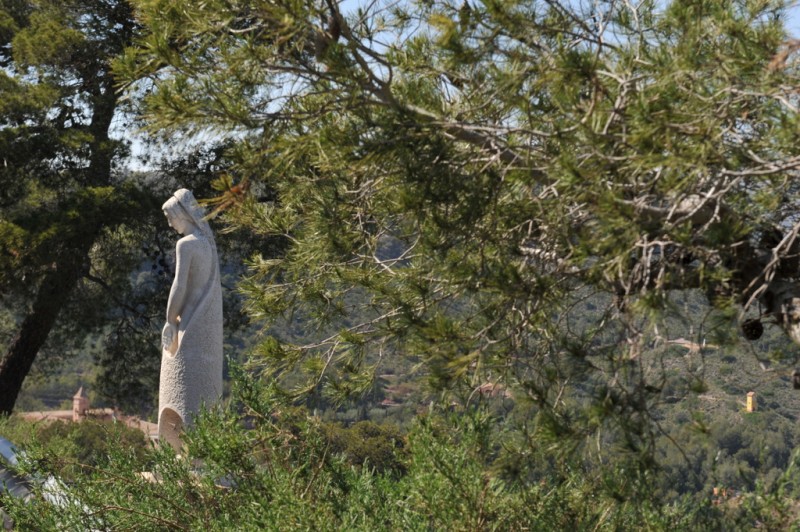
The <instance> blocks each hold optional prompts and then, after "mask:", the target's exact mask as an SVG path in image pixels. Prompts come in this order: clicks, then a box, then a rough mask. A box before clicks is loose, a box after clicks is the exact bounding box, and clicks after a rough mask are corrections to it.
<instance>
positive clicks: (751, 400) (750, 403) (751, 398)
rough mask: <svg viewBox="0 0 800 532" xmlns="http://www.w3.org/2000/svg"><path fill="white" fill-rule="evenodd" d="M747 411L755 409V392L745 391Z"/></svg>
mask: <svg viewBox="0 0 800 532" xmlns="http://www.w3.org/2000/svg"><path fill="white" fill-rule="evenodd" d="M747 411H748V412H755V411H756V392H747Z"/></svg>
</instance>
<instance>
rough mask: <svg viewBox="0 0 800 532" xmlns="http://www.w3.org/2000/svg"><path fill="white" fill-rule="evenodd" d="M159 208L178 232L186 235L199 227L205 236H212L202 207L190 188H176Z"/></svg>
mask: <svg viewBox="0 0 800 532" xmlns="http://www.w3.org/2000/svg"><path fill="white" fill-rule="evenodd" d="M161 210H162V211H164V214H165V215H166V216H167V221H168V222H169V225H170V226H171V227H173V228H174V229H175V230H176V231H177V232H179V233H180V234H182V235H186V234H189V233H191V232H193V231H194V230H195V229H199V230H200V231H201V232H202V233H203V234H204V235H205V236H206V237H208V238H212V236H211V228H210V227H209V226H208V222H206V220H205V213H204V212H203V208H202V207H201V206H200V205H199V204H198V203H197V200H196V199H195V198H194V195H193V194H192V191H191V190H187V189H185V188H182V189H179V190H176V191H175V193H174V194H173V195H172V197H171V198H169V199H168V200H167V201H166V202H165V203H164V205H162V206H161Z"/></svg>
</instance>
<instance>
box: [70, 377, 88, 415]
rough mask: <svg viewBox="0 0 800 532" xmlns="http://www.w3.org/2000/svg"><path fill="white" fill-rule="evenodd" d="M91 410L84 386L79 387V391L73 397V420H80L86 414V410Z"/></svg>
mask: <svg viewBox="0 0 800 532" xmlns="http://www.w3.org/2000/svg"><path fill="white" fill-rule="evenodd" d="M87 410H89V398H88V397H86V393H84V391H83V386H81V387H80V388H78V391H77V392H76V393H75V395H74V396H73V397H72V421H80V420H81V419H83V418H84V417H85V416H86V411H87Z"/></svg>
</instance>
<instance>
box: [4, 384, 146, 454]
mask: <svg viewBox="0 0 800 532" xmlns="http://www.w3.org/2000/svg"><path fill="white" fill-rule="evenodd" d="M19 416H20V417H22V419H25V420H26V421H72V422H74V423H79V422H81V421H83V420H84V419H92V420H95V421H106V422H114V423H122V424H124V425H125V426H127V427H130V428H132V429H138V430H140V431H142V432H143V433H144V434H145V436H147V437H148V438H149V439H150V440H151V441H154V442H157V441H158V424H157V423H150V422H148V421H144V420H142V419H139V418H138V417H135V416H126V415H123V414H122V413H121V412H120V411H119V410H118V409H116V408H90V404H89V397H87V395H86V392H85V391H84V389H83V386H81V387H80V388H79V389H78V391H77V392H76V393H75V395H74V396H73V397H72V410H40V411H37V412H20V413H19Z"/></svg>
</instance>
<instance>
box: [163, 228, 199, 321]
mask: <svg viewBox="0 0 800 532" xmlns="http://www.w3.org/2000/svg"><path fill="white" fill-rule="evenodd" d="M175 251H176V252H175V255H176V259H177V260H176V264H175V279H174V280H173V281H172V288H171V289H170V291H169V300H168V301H167V323H168V324H170V325H173V326H176V327H177V325H178V318H179V317H180V315H181V314H182V312H183V306H184V302H185V301H186V294H187V292H188V290H189V271H190V266H191V263H192V255H193V251H194V250H193V246H191V245H190V243H189V242H187V241H185V240H179V241H178V245H177V246H176V248H175Z"/></svg>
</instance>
